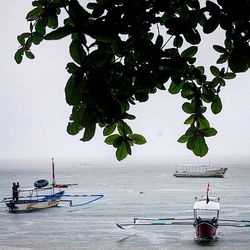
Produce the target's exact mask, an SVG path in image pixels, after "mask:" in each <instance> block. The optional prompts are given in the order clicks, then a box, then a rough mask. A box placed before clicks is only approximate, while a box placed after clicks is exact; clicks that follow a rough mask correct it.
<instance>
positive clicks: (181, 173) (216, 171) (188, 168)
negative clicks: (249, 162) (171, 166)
mask: <svg viewBox="0 0 250 250" xmlns="http://www.w3.org/2000/svg"><path fill="white" fill-rule="evenodd" d="M226 171H227V168H222V167H220V168H215V167H211V166H210V165H206V164H204V165H176V170H175V172H174V174H173V175H174V176H175V177H218V178H223V177H224V174H225V173H226Z"/></svg>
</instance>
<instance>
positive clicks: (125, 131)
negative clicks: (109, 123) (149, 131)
mask: <svg viewBox="0 0 250 250" xmlns="http://www.w3.org/2000/svg"><path fill="white" fill-rule="evenodd" d="M117 128H118V131H119V134H120V135H122V136H123V135H130V134H132V133H133V132H132V130H131V128H130V127H129V126H128V124H127V123H126V122H124V121H119V122H118V127H117Z"/></svg>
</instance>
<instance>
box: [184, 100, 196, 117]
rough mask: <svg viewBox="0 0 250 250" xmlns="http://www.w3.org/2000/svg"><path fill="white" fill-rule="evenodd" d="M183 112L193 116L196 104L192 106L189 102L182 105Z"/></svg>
mask: <svg viewBox="0 0 250 250" xmlns="http://www.w3.org/2000/svg"><path fill="white" fill-rule="evenodd" d="M182 110H183V111H184V112H186V113H188V114H192V113H195V105H194V104H191V103H189V102H185V103H184V104H183V105H182Z"/></svg>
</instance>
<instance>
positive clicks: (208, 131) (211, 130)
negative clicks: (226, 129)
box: [202, 128, 217, 137]
mask: <svg viewBox="0 0 250 250" xmlns="http://www.w3.org/2000/svg"><path fill="white" fill-rule="evenodd" d="M202 133H203V135H204V136H205V137H210V136H215V135H216V134H217V131H216V129H214V128H208V129H202Z"/></svg>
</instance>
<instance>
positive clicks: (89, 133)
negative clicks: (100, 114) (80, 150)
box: [81, 124, 96, 141]
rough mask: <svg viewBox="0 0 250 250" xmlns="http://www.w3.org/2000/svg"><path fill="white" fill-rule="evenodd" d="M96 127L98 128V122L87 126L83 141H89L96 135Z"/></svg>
mask: <svg viewBox="0 0 250 250" xmlns="http://www.w3.org/2000/svg"><path fill="white" fill-rule="evenodd" d="M95 129H96V124H93V125H92V126H89V127H86V128H85V130H84V134H83V138H82V139H81V141H89V140H91V139H92V138H93V136H94V135H95Z"/></svg>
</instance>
